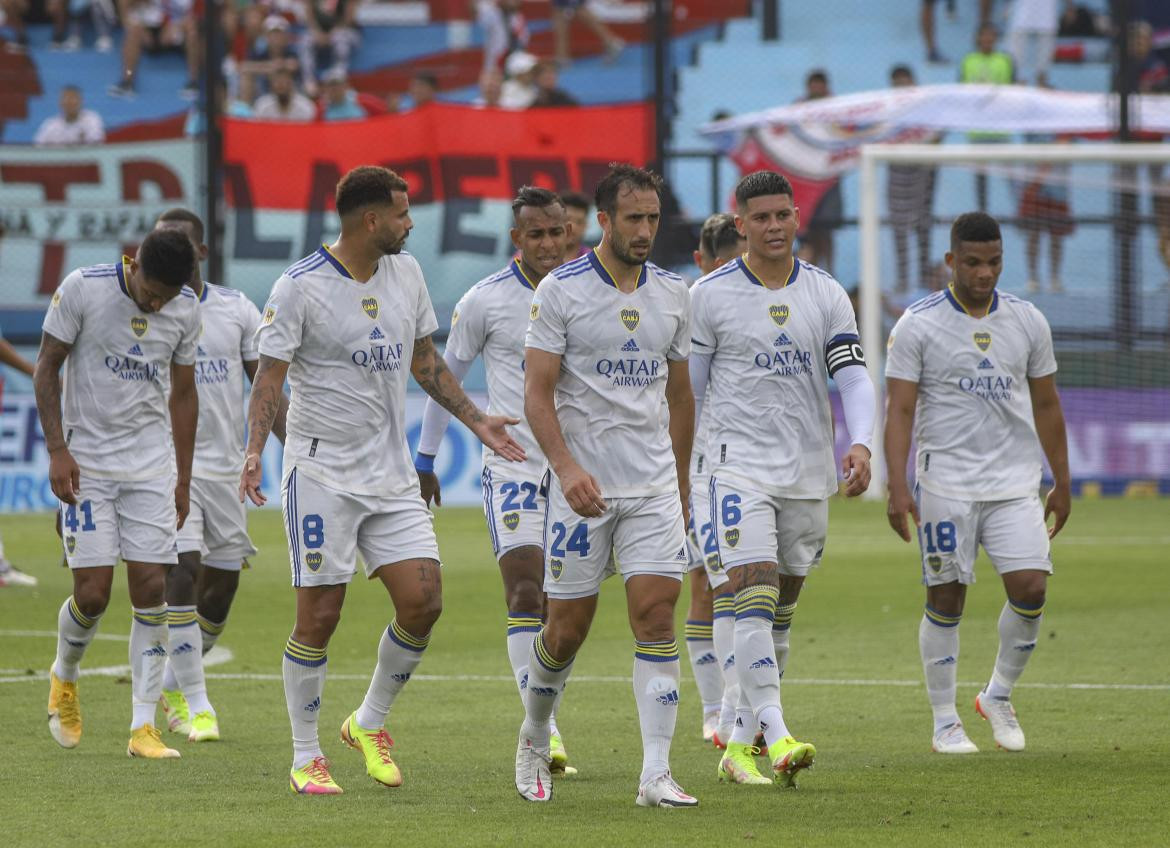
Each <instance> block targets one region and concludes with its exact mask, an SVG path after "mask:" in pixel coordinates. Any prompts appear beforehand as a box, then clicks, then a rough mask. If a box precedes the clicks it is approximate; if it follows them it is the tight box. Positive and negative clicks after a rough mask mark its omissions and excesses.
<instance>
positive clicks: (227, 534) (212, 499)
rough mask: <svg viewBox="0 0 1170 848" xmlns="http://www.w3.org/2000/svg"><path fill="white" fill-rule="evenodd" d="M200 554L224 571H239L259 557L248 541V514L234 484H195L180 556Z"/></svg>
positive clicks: (181, 536) (205, 561) (181, 530)
mask: <svg viewBox="0 0 1170 848" xmlns="http://www.w3.org/2000/svg"><path fill="white" fill-rule="evenodd" d="M192 551H197V552H198V553H199V554H200V555H202V557H203V564H204V565H206V566H207V567H209V568H218V569H221V570H223V571H239V570H240V569H241V568H242V567H243V565H244V560H245V559H247V558H248V557H250V556H253V555H255V553H256V546H255V545H253V544H252V540H251V539H250V538H248V512H247V509H246V507H245V506H244V504H242V503H240V495H239V486H238V485H237V484H236V482H235V481H233V480H202V479H200V478H198V477H196V478H194V479H193V480H192V481H191V512H190V514H188V516H187V520H186V521H185V522H183V526H182V527H180V528H179V553H181V554H187V553H191V552H192Z"/></svg>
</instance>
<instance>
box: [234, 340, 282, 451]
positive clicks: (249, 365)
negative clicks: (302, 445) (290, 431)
mask: <svg viewBox="0 0 1170 848" xmlns="http://www.w3.org/2000/svg"><path fill="white" fill-rule="evenodd" d="M259 368H260V362H259V361H258V360H255V359H253V360H247V359H245V360H244V373H245V374H247V375H248V380H249V381H250V382H252V383H255V382H256V372H257V370H258V369H259ZM287 418H288V395H286V394H285V393H284V392H283V391H281V393H280V406H279V407H278V408H277V410H276V417H275V418H273V419H272V435H274V436H276V438H277V439H278V440H279V441H280V443H281V444H282V445H283V444H284V423H285V420H286V419H287Z"/></svg>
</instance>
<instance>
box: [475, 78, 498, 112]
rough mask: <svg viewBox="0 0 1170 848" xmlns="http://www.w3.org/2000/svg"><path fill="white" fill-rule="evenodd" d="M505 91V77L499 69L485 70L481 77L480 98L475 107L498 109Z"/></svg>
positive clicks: (477, 99) (477, 98) (476, 100)
mask: <svg viewBox="0 0 1170 848" xmlns="http://www.w3.org/2000/svg"><path fill="white" fill-rule="evenodd" d="M503 89H504V75H503V74H502V73H501V72H500V69H499V68H484V69H483V71H482V72H481V73H480V75H479V96H478V97H476V98H475V100H474V101H473V105H475V106H478V107H480V108H481V109H483V108H493V109H494V108H498V107H499V105H500V95H501V94H502V93H503Z"/></svg>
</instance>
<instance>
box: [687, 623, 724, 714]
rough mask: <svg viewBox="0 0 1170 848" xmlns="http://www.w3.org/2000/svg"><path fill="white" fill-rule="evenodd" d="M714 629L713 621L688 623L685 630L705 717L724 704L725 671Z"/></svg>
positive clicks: (689, 656)
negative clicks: (721, 663)
mask: <svg viewBox="0 0 1170 848" xmlns="http://www.w3.org/2000/svg"><path fill="white" fill-rule="evenodd" d="M713 628H714V622H713V621H688V622H687V624H686V629H685V633H686V643H687V658H688V659H689V660H690V661H691V673H692V674H693V675H694V676H695V687H696V688H697V689H698V690H699V700H700V701H702V702H703V715H707V713H710V712H714V711H715V710H718V709H719V705H720V704H721V703H722V702H723V669H722V668H721V666H720V663H719V657H718V656H717V655H716V653H715V637H714V631H713Z"/></svg>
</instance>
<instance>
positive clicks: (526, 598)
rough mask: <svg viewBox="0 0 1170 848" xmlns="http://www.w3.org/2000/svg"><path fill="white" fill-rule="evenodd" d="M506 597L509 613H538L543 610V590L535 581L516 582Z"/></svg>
mask: <svg viewBox="0 0 1170 848" xmlns="http://www.w3.org/2000/svg"><path fill="white" fill-rule="evenodd" d="M507 595H508V597H507V601H508V609H509V611H512V612H530V613H539V612H540V611H541V610H542V609H543V608H544V589H543V587H542V586H541V585H540V582H539V581H537V580H516V581H515V582H513V583H512V584H511V585H509V586H508V592H507Z"/></svg>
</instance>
